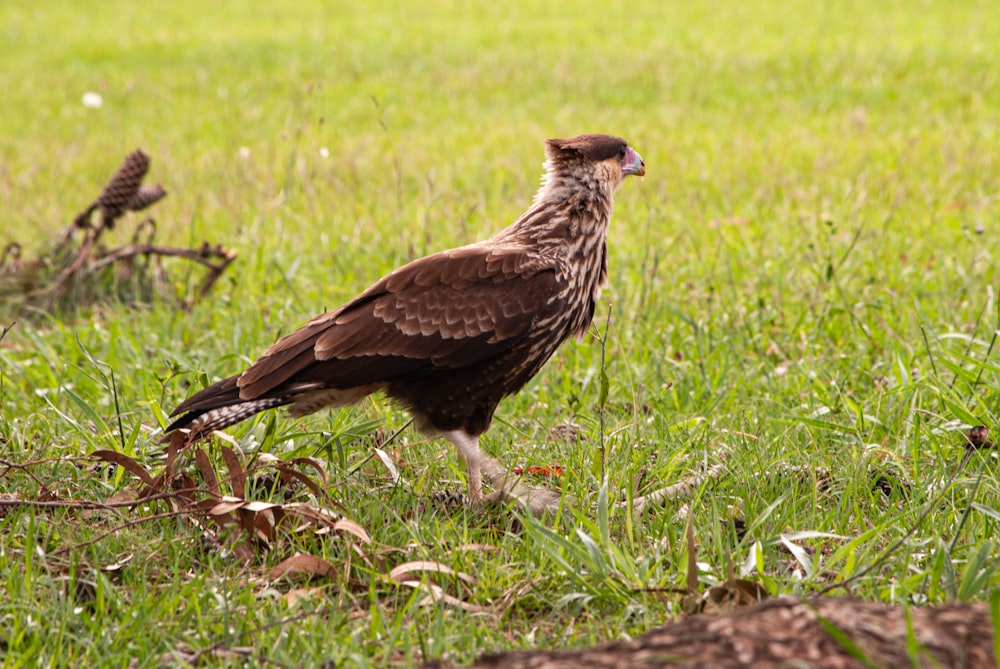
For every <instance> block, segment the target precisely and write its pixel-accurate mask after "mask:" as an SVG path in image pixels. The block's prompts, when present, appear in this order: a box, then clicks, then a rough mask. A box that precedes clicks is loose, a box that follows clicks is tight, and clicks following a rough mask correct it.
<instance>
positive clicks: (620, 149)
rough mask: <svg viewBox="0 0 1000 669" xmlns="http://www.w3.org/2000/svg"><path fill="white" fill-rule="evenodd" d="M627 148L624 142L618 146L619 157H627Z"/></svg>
mask: <svg viewBox="0 0 1000 669" xmlns="http://www.w3.org/2000/svg"><path fill="white" fill-rule="evenodd" d="M627 149H628V147H627V146H625V145H624V144H622V145H621V146H619V147H618V157H619V158H624V157H625V151H626V150H627Z"/></svg>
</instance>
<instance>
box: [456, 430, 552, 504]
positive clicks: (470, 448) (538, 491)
mask: <svg viewBox="0 0 1000 669" xmlns="http://www.w3.org/2000/svg"><path fill="white" fill-rule="evenodd" d="M441 436H443V437H444V438H445V439H447V440H448V441H450V442H451V443H453V444H454V445H455V448H457V449H458V455H459V457H460V458H462V460H463V461H464V462H465V467H466V469H467V470H468V473H469V474H468V476H469V503H470V504H472V505H482V504H485V503H489V502H494V501H496V500H499V499H512V500H516V501H517V502H519V503H520V504H521V505H523V506H524V507H525V508H527V509H529V510H530V511H531V512H532V513H534V514H541V513H544V512H546V511H555V510H556V509H558V508H559V499H560V497H561V495H560V493H559V492H558V491H556V490H552V489H551V488H533V487H531V486H526V485H524V484H523V483H521V482H520V481H519V480H518V477H517V476H514V475H512V474H511V472H509V471H508V470H507V469H505V468H504V467H503V466H502V465H501V464H500V463H499V462H497V461H496V460H494V459H493V458H491V457H489V456H488V455H484V454H483V452H482V450H480V448H479V437H474V436H473V435H471V434H469V433H467V432H463V431H462V430H449V431H447V432H444V433H443V434H442V435H441ZM484 474H485V475H486V478H487V479H489V482H490V485H492V486H493V487H494V488H496V492H494V493H492V494H490V495H488V496H484V495H483V475H484Z"/></svg>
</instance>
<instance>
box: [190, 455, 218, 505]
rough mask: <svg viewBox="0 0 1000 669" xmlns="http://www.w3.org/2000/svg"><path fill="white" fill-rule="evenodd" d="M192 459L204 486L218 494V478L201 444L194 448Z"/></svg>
mask: <svg viewBox="0 0 1000 669" xmlns="http://www.w3.org/2000/svg"><path fill="white" fill-rule="evenodd" d="M194 461H195V464H197V465H198V471H200V472H201V478H202V479H203V480H204V481H205V486H206V487H207V488H208V489H209V490H211V491H212V493H213V494H216V495H218V494H219V479H218V478H217V477H216V476H215V470H214V469H212V461H211V460H209V458H208V453H206V452H205V449H203V448H202V447H201V446H199V447H197V448H196V449H194Z"/></svg>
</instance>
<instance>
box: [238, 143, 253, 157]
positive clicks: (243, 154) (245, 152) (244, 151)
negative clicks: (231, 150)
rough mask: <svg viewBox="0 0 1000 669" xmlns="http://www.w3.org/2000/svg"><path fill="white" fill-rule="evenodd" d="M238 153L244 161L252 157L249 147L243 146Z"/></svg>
mask: <svg viewBox="0 0 1000 669" xmlns="http://www.w3.org/2000/svg"><path fill="white" fill-rule="evenodd" d="M238 153H239V156H240V158H242V159H243V160H246V159H247V158H249V157H250V147H249V146H241V147H240V150H239V152H238Z"/></svg>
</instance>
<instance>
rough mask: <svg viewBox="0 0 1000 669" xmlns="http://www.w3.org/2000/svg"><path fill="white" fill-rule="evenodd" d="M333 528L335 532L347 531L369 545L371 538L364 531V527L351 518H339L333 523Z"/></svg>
mask: <svg viewBox="0 0 1000 669" xmlns="http://www.w3.org/2000/svg"><path fill="white" fill-rule="evenodd" d="M333 529H334V530H335V531H337V532H347V533H348V534H353V535H354V536H355V537H357V538H358V539H359V540H360V541H361V543H363V544H365V545H366V546H370V545H371V543H372V538H371V537H370V536H368V532H366V531H365V528H363V527H361V526H360V525H358V524H357V523H356V522H354V521H353V520H348V519H347V518H341V519H340V520H338V521H337V522H335V523H334V524H333Z"/></svg>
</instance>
